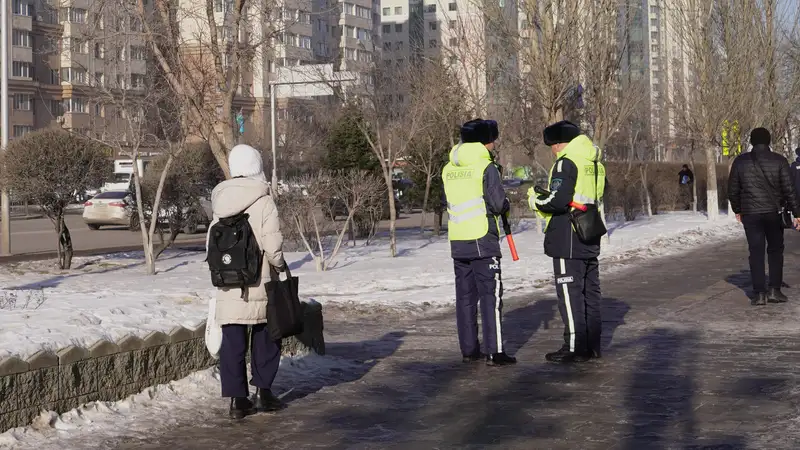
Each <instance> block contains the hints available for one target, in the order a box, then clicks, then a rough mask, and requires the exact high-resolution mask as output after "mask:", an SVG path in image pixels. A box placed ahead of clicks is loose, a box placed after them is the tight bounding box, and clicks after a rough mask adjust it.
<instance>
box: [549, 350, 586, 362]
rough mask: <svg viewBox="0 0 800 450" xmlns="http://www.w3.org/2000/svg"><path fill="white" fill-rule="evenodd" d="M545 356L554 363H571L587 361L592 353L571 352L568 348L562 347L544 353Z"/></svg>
mask: <svg viewBox="0 0 800 450" xmlns="http://www.w3.org/2000/svg"><path fill="white" fill-rule="evenodd" d="M544 358H545V359H546V360H548V361H550V362H554V363H564V364H571V363H580V362H586V361H588V360H589V358H590V355H589V353H588V352H586V353H584V352H571V351H569V350H568V349H565V348H563V347H562V348H560V349H559V350H558V351H557V352H553V353H548V354H546V355H544Z"/></svg>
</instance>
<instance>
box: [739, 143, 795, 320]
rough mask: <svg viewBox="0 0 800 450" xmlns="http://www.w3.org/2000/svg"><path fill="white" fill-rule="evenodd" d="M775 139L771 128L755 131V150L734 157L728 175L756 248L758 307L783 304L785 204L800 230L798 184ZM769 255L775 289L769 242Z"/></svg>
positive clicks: (752, 248) (753, 268)
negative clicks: (775, 150) (776, 148)
mask: <svg viewBox="0 0 800 450" xmlns="http://www.w3.org/2000/svg"><path fill="white" fill-rule="evenodd" d="M771 140H772V137H771V136H770V134H769V131H767V130H766V129H765V128H756V129H754V130H753V131H752V132H751V133H750V143H751V144H752V145H753V149H752V150H751V151H750V152H748V153H745V154H743V155H740V156H739V157H737V158H736V160H735V161H733V166H732V167H731V173H730V177H729V179H728V197H729V200H730V202H731V207H732V208H733V212H734V213H735V214H736V220H738V221H739V222H741V223H742V224H743V225H744V232H745V235H746V236H747V245H748V246H749V248H750V276H751V277H752V280H753V292H754V298H753V301H752V304H753V305H766V304H767V301H769V302H771V303H783V302H786V301H787V300H788V298H787V297H786V295H784V294H783V293H782V292H781V286H782V284H783V224H782V223H781V216H780V214H779V213H780V211H781V210H782V209H783V208H784V206H786V207H788V209H789V210H790V211H791V212H792V213H793V214H794V217H795V219H794V226H795V227H796V228H798V229H800V203H798V198H797V192H795V189H794V185H793V184H792V176H791V174H790V170H791V169H790V168H789V163H788V161H786V158H784V157H783V156H781V155H778V154H776V153H773V152H772V150H770V142H771ZM765 240H766V251H767V255H769V291H767V289H766V288H767V286H766V279H765V275H764V247H765V245H764V241H765Z"/></svg>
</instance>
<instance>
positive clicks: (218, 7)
mask: <svg viewBox="0 0 800 450" xmlns="http://www.w3.org/2000/svg"><path fill="white" fill-rule="evenodd" d="M214 12H218V13H221V12H222V0H215V1H214Z"/></svg>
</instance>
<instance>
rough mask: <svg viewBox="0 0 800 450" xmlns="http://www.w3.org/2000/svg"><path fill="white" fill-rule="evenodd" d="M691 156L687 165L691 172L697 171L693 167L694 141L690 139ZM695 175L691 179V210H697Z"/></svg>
mask: <svg viewBox="0 0 800 450" xmlns="http://www.w3.org/2000/svg"><path fill="white" fill-rule="evenodd" d="M691 155H692V156H691V158H690V159H689V167H690V168H691V169H692V173H693V174H694V173H697V172H696V171H695V168H694V141H692V153H691ZM696 178H697V177H695V179H694V180H692V211H693V212H697V179H696Z"/></svg>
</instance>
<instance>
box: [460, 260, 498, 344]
mask: <svg viewBox="0 0 800 450" xmlns="http://www.w3.org/2000/svg"><path fill="white" fill-rule="evenodd" d="M453 265H454V267H455V275H456V323H457V325H458V342H459V345H460V346H461V354H462V355H464V356H471V355H475V354H477V353H478V352H479V351H480V344H479V343H478V304H480V309H481V325H482V326H481V328H483V347H484V353H486V354H492V353H502V352H503V351H504V350H503V326H502V312H503V281H502V278H501V272H500V258H482V259H471V260H462V259H454V260H453Z"/></svg>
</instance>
